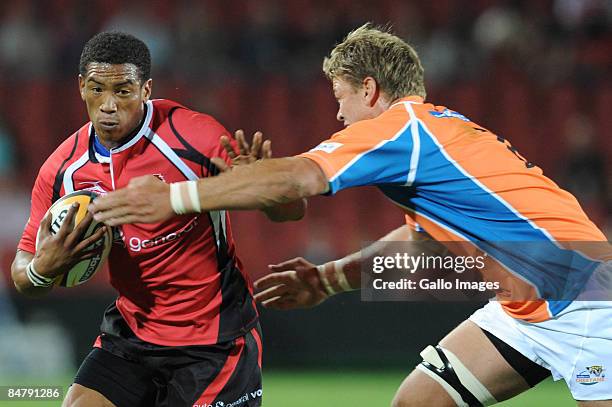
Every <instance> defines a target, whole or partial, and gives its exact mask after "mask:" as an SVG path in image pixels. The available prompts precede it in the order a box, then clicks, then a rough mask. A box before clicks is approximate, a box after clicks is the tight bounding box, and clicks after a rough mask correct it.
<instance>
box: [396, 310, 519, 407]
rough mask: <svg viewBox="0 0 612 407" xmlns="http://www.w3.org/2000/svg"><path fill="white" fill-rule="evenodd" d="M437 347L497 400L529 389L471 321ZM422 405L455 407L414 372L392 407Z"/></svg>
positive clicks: (437, 386)
mask: <svg viewBox="0 0 612 407" xmlns="http://www.w3.org/2000/svg"><path fill="white" fill-rule="evenodd" d="M440 346H441V347H442V348H444V349H447V350H449V351H451V352H452V353H454V354H455V355H456V356H457V357H458V358H459V360H460V361H461V362H462V363H463V365H465V367H466V368H467V369H468V370H469V371H470V372H471V373H472V374H473V375H474V376H475V377H476V378H477V379H478V380H479V381H480V382H481V383H482V384H483V385H484V387H485V388H486V389H487V390H488V391H489V392H490V393H491V395H492V396H493V397H494V398H495V399H496V400H497V401H502V400H505V399H508V398H510V397H513V396H515V395H517V394H519V393H522V392H523V391H525V390H527V389H529V388H530V386H529V384H528V383H527V382H526V381H525V379H524V378H523V377H522V376H521V375H520V374H519V373H518V372H517V371H516V370H514V368H513V367H512V366H511V365H510V364H509V363H508V362H507V361H506V359H505V358H504V357H503V356H502V355H501V354H500V352H499V351H498V350H497V348H496V347H495V345H493V343H492V342H491V341H490V340H489V338H487V336H486V335H485V334H484V332H483V331H482V329H480V328H479V327H478V326H477V325H476V324H475V323H473V322H472V321H469V320H468V321H464V322H463V323H462V324H461V325H459V326H458V327H457V328H455V329H454V330H453V331H452V332H450V333H449V334H448V335H447V336H446V337H445V338H444V339H442V341H440ZM424 405H432V406H433V405H435V406H439V407H444V406H449V407H451V406H456V403H455V402H454V401H453V399H452V398H451V396H450V395H449V394H448V393H447V391H446V390H445V389H444V388H443V387H442V385H441V384H439V383H438V382H437V381H435V380H434V379H433V378H431V377H430V376H429V375H427V374H426V373H424V372H423V371H421V370H418V369H415V370H414V371H413V372H412V373H411V374H410V375H409V376H408V377H407V378H406V379H405V380H404V382H403V383H402V384H401V386H400V388H399V390H398V391H397V394H396V396H395V399H394V406H397V407H404V406H424Z"/></svg>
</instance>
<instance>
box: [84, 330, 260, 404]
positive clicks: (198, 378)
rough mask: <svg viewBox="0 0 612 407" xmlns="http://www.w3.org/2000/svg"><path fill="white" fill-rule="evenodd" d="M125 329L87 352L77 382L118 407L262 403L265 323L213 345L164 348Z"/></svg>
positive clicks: (101, 338)
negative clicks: (234, 337)
mask: <svg viewBox="0 0 612 407" xmlns="http://www.w3.org/2000/svg"><path fill="white" fill-rule="evenodd" d="M124 323H125V322H124ZM124 328H127V324H125V327H124ZM122 331H123V332H122V335H121V336H115V335H109V334H104V333H103V334H102V335H101V336H100V342H99V343H100V347H95V348H94V349H93V350H92V351H91V352H90V353H89V355H87V357H86V358H85V360H84V361H83V363H82V364H81V367H80V368H79V371H78V372H77V374H76V377H75V379H74V382H75V383H78V384H80V385H82V386H85V387H87V388H89V389H92V390H96V391H97V392H99V393H101V394H103V395H104V396H105V397H106V398H107V399H108V400H110V401H111V402H112V403H113V404H115V405H116V406H117V407H153V406H155V407H166V406H167V407H183V406H184V407H195V406H197V407H219V406H227V405H235V406H236V407H258V406H261V395H262V387H261V331H260V328H259V325H257V326H256V327H255V328H253V329H252V330H251V331H250V332H249V333H248V334H246V335H245V336H242V337H239V338H236V339H234V340H232V341H228V342H224V343H220V344H215V345H210V346H178V347H169V346H159V345H154V344H151V343H148V342H144V341H142V340H140V339H139V338H137V337H136V336H135V335H134V333H133V332H132V331H131V330H130V329H129V328H127V331H126V330H125V329H122Z"/></svg>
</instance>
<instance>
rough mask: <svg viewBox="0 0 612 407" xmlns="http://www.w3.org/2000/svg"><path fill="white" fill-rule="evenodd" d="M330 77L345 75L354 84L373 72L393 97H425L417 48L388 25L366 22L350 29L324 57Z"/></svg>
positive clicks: (375, 77)
mask: <svg viewBox="0 0 612 407" xmlns="http://www.w3.org/2000/svg"><path fill="white" fill-rule="evenodd" d="M323 72H324V73H325V75H326V76H327V77H328V78H329V79H330V80H333V79H334V78H339V79H344V80H347V81H348V82H350V83H352V84H353V85H354V86H360V85H361V83H362V81H363V80H364V79H365V78H366V77H368V76H370V77H372V78H374V79H375V80H376V82H377V83H378V86H380V89H381V91H382V92H383V93H384V94H385V95H387V96H388V97H389V98H390V101H394V100H397V99H400V98H402V97H406V96H412V95H418V96H421V97H422V98H425V95H426V92H425V82H424V79H423V66H422V65H421V61H420V60H419V56H418V55H417V53H416V51H415V50H414V49H413V48H412V47H411V46H410V45H408V44H407V43H406V42H405V41H403V40H402V39H401V38H399V37H397V36H395V35H393V34H391V33H390V32H389V31H388V29H387V28H382V27H381V28H378V27H374V26H373V25H372V24H371V23H366V24H364V25H362V26H361V27H359V28H357V29H356V30H354V31H352V32H350V33H349V34H348V35H347V36H346V38H345V39H344V41H342V42H341V43H340V44H338V45H336V47H334V49H333V50H332V51H331V53H330V54H329V56H328V57H325V59H324V60H323Z"/></svg>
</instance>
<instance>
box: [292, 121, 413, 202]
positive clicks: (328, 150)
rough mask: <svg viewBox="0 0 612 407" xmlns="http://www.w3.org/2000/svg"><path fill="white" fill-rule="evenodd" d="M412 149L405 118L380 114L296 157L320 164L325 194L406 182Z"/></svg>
mask: <svg viewBox="0 0 612 407" xmlns="http://www.w3.org/2000/svg"><path fill="white" fill-rule="evenodd" d="M379 117H380V116H379ZM391 118H392V119H393V117H391ZM413 151H414V146H413V137H412V131H411V126H410V123H409V121H408V120H406V119H405V118H401V120H389V118H387V117H381V118H380V119H373V120H365V121H361V122H357V123H355V124H353V125H351V126H349V127H347V128H346V129H344V130H342V131H340V132H338V133H336V134H334V135H333V136H332V137H331V138H330V139H329V140H325V141H324V142H322V143H321V144H319V145H318V146H316V147H315V148H313V149H312V150H310V151H308V152H306V153H303V154H300V157H306V158H309V159H311V160H313V161H314V162H316V163H317V164H318V165H319V166H320V167H321V169H322V170H323V172H324V173H325V175H326V176H327V179H328V182H329V193H331V194H335V193H336V192H338V191H341V190H343V189H345V188H350V187H356V186H363V185H381V184H398V185H405V184H407V182H409V180H410V173H411V166H412V165H413V163H415V164H416V159H414V157H412V152H413ZM413 172H414V170H413Z"/></svg>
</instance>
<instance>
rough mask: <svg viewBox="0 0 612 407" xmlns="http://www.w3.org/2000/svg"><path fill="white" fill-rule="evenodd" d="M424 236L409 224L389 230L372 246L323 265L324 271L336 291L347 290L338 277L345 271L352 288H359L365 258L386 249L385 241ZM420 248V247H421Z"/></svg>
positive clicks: (416, 239) (413, 239) (411, 239)
mask: <svg viewBox="0 0 612 407" xmlns="http://www.w3.org/2000/svg"><path fill="white" fill-rule="evenodd" d="M421 239H422V238H421V237H420V236H419V234H418V233H417V232H415V231H414V230H412V229H411V228H410V227H408V226H407V225H402V226H400V227H399V228H397V229H394V230H393V231H391V232H389V233H388V234H386V235H385V236H383V237H382V238H380V239H379V240H378V241H376V242H375V243H373V244H371V245H370V246H368V247H366V248H364V249H363V250H360V251H358V252H355V253H352V254H349V255H348V256H345V257H343V258H341V259H338V260H334V261H332V262H329V263H326V264H324V265H322V266H319V267H321V268H322V272H325V273H328V276H329V278H328V282H329V284H330V286H331V288H332V289H333V290H334V291H335V292H342V291H347V287H342V284H341V282H342V277H340V278H338V275H339V274H340V273H343V274H344V276H345V278H346V281H347V282H348V284H349V286H350V289H353V290H357V289H359V288H360V287H361V270H362V263H363V259H368V258H371V257H372V256H374V255H375V254H376V253H378V252H380V251H381V250H384V248H385V246H386V245H387V243H384V242H389V244H390V243H391V242H404V241H418V240H421ZM419 250H420V249H419Z"/></svg>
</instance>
